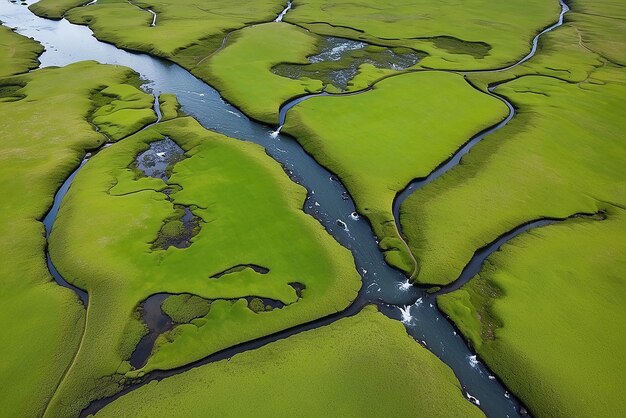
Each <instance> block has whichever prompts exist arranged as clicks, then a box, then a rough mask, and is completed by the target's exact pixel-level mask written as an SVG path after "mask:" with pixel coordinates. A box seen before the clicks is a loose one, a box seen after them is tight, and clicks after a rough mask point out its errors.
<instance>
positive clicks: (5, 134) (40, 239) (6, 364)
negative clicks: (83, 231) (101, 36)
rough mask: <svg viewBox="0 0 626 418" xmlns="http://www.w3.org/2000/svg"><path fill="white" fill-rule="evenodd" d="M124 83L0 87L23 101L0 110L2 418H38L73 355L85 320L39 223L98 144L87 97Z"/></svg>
mask: <svg viewBox="0 0 626 418" xmlns="http://www.w3.org/2000/svg"><path fill="white" fill-rule="evenodd" d="M130 75H131V72H130V71H129V70H128V69H124V68H121V67H113V66H103V65H99V64H96V63H94V62H85V63H80V64H74V65H70V66H68V67H65V68H61V69H45V70H37V71H35V72H31V73H28V74H26V75H22V76H16V77H12V78H7V79H3V80H2V81H0V84H8V85H12V86H14V87H15V88H14V89H13V90H12V93H13V94H14V99H20V100H17V101H6V102H0V114H2V115H3V117H2V123H0V135H1V136H2V138H3V140H2V141H0V165H1V166H2V170H0V185H1V186H0V190H1V193H2V196H3V197H2V205H1V207H2V211H1V213H0V236H2V237H3V239H2V240H0V251H1V252H2V254H3V256H2V258H1V260H0V278H1V279H2V280H1V282H0V283H1V285H0V286H1V291H0V295H1V296H0V302H1V304H2V309H0V321H1V322H2V324H3V339H2V345H1V346H0V357H1V358H2V361H0V386H1V387H2V390H1V391H0V405H2V413H1V414H3V415H6V416H12V417H21V416H24V417H32V416H40V415H41V414H42V413H43V411H44V409H45V407H46V405H47V403H48V401H49V399H50V398H51V397H52V395H53V393H54V391H55V389H56V387H57V385H58V384H59V381H60V379H61V377H62V375H63V373H64V372H65V370H66V368H67V367H68V365H69V364H70V362H71V360H72V358H73V356H74V354H75V352H76V349H77V347H78V343H79V340H80V336H81V333H82V330H83V324H84V318H85V313H84V312H85V311H84V309H83V308H82V306H81V305H80V303H79V301H78V299H77V297H76V296H75V294H74V293H73V292H72V291H70V290H67V289H65V288H62V287H59V286H58V285H57V284H56V283H54V282H53V281H52V278H51V277H50V275H49V273H48V269H47V267H46V260H45V257H44V249H45V245H46V240H45V237H44V227H43V225H42V223H41V222H40V220H41V219H43V217H44V215H45V213H46V212H47V211H48V209H49V208H50V206H51V205H52V200H53V196H54V193H55V191H56V189H57V188H58V187H59V186H60V185H61V183H62V182H63V180H64V179H65V178H66V177H67V176H68V175H69V174H70V173H71V172H72V170H74V169H75V168H76V167H77V166H78V164H79V162H80V160H81V158H82V156H83V155H84V153H85V152H86V151H87V150H89V149H92V148H95V147H97V146H99V145H100V144H102V143H103V142H104V141H105V138H104V136H102V135H101V134H98V133H96V132H95V131H94V130H93V128H92V126H91V125H90V124H89V123H88V122H87V120H86V118H87V117H88V115H89V113H90V110H91V108H92V107H93V106H94V104H95V103H94V102H93V101H92V100H90V96H92V94H93V92H94V91H96V90H99V89H102V88H104V87H107V86H111V85H115V84H118V83H123V82H125V81H126V80H127V79H129V77H130ZM18 86H23V88H21V89H19V90H18ZM0 88H1V87H0ZM50 121H55V123H51V122H50Z"/></svg>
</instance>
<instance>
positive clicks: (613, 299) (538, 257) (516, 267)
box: [401, 3, 626, 416]
mask: <svg viewBox="0 0 626 418" xmlns="http://www.w3.org/2000/svg"><path fill="white" fill-rule="evenodd" d="M585 4H586V3H582V4H581V3H576V4H575V5H574V9H573V12H572V14H571V18H568V19H569V20H568V22H569V23H567V24H566V25H565V26H564V27H562V28H559V29H558V30H557V31H555V32H553V33H550V34H549V35H547V36H546V37H545V39H544V40H542V43H541V45H540V52H539V55H538V56H537V57H536V59H535V58H533V60H531V61H529V62H528V63H526V64H524V65H522V66H520V67H517V68H515V69H513V70H510V71H507V72H506V73H491V74H471V75H470V76H469V78H470V79H471V80H472V82H473V83H474V84H476V85H478V86H481V87H483V88H484V86H485V85H486V84H487V83H493V82H497V81H504V80H509V79H513V80H512V81H509V82H507V83H505V84H503V85H501V86H499V87H498V88H497V89H496V92H497V93H498V94H502V95H504V96H506V97H507V98H508V99H510V100H511V101H512V102H513V103H514V104H515V106H516V107H517V109H518V114H517V115H516V116H515V118H514V119H513V120H512V121H511V122H510V123H509V124H508V125H507V126H506V127H505V128H503V129H502V130H501V131H499V132H497V133H496V134H493V135H490V136H489V137H487V138H486V139H485V140H484V141H483V142H481V143H480V144H479V145H477V146H476V147H475V148H474V149H473V150H472V152H471V153H470V154H469V155H468V156H466V157H465V158H464V159H463V162H462V164H461V165H460V166H459V167H456V168H455V169H454V170H452V171H451V172H449V173H448V174H446V175H444V176H443V177H442V178H440V179H439V180H438V181H436V182H434V183H432V184H430V185H428V186H426V187H425V188H423V189H421V190H419V191H417V192H416V193H414V194H413V195H412V196H411V197H410V198H409V199H408V200H407V201H406V202H405V204H404V205H403V207H402V214H401V220H402V224H403V226H404V232H405V233H406V235H407V236H408V238H409V245H410V247H411V249H412V250H413V253H414V254H415V255H416V257H417V258H418V261H419V265H420V267H421V270H420V273H419V275H418V276H417V279H418V281H420V282H423V283H437V284H445V283H449V282H451V281H453V280H455V279H456V277H457V276H458V275H459V273H460V272H461V270H462V269H463V267H464V266H465V264H466V263H467V262H468V261H469V259H470V258H471V256H472V254H473V253H474V251H475V250H476V249H477V248H480V247H482V246H484V245H485V244H487V243H489V242H491V241H493V240H494V239H496V238H497V237H498V236H500V235H501V234H503V233H505V232H506V231H508V230H511V229H513V228H514V227H516V226H517V225H520V224H522V223H524V222H527V221H530V220H533V219H538V218H542V217H556V218H564V217H567V216H570V215H572V214H574V213H577V212H585V213H595V212H603V213H605V214H606V217H607V219H606V220H603V221H600V220H597V219H596V220H593V219H586V220H585V219H572V220H568V221H566V222H564V223H563V224H561V225H553V226H547V227H542V228H539V229H536V230H533V231H532V232H530V233H526V234H523V235H520V236H519V237H517V238H515V239H514V240H513V241H511V242H510V243H509V244H508V245H505V246H504V247H503V248H502V251H501V252H497V253H495V254H493V255H492V256H490V257H489V258H488V259H487V262H486V263H485V266H484V267H483V269H482V271H481V272H480V273H479V274H478V275H477V276H476V277H474V278H473V279H472V280H471V281H470V282H469V283H468V284H467V285H465V286H464V287H463V288H462V289H461V290H458V291H456V292H453V293H451V294H448V295H445V296H440V297H439V298H438V303H439V305H440V307H441V308H442V309H443V310H444V312H445V313H446V314H448V315H450V317H451V319H452V320H453V321H454V322H455V323H456V325H457V326H458V327H459V328H460V330H461V331H462V332H463V334H464V335H465V336H466V337H468V338H469V339H470V340H471V342H472V344H473V346H474V347H475V348H476V349H477V351H478V353H479V354H480V355H481V357H483V359H484V360H485V361H486V363H487V364H488V365H489V366H490V367H491V368H492V369H493V370H494V372H495V373H496V374H497V375H498V376H500V377H501V378H502V379H503V380H504V382H505V383H506V385H507V386H508V387H509V388H510V389H511V390H513V391H514V392H515V393H516V394H517V395H518V396H520V398H521V399H522V400H523V402H524V403H525V404H526V405H527V406H528V407H529V408H530V410H531V412H532V413H533V414H537V415H545V416H578V415H580V416H619V415H622V414H623V412H624V410H626V404H625V403H624V401H623V397H622V396H621V394H620V393H621V390H622V388H621V385H622V383H621V380H620V377H621V376H622V375H623V373H624V371H625V370H624V367H623V365H622V362H621V361H620V354H619V353H621V352H623V351H624V349H626V340H625V339H624V337H623V333H622V332H621V330H620V329H619V327H620V324H621V322H622V321H623V320H624V318H625V316H624V313H625V311H624V309H623V306H622V302H623V299H624V296H626V283H624V271H625V268H626V259H625V258H624V255H623V254H624V248H623V247H624V240H623V234H624V231H625V230H626V223H625V220H624V212H623V211H624V207H626V200H625V199H624V196H626V194H625V193H624V192H625V191H626V182H625V180H624V179H625V178H626V169H625V166H624V164H623V161H624V160H625V158H626V147H625V146H624V132H626V122H625V120H624V118H623V115H622V114H621V113H622V112H621V104H620V103H621V102H622V101H623V98H624V97H626V73H625V72H624V70H623V68H621V67H619V66H617V65H615V64H614V63H613V62H614V61H616V60H617V59H619V58H620V57H617V56H613V57H611V58H607V57H606V56H605V54H606V55H609V53H608V52H607V50H604V49H600V50H598V52H599V53H596V47H597V45H594V41H592V40H595V39H602V37H604V36H607V34H606V29H601V32H597V31H598V30H600V28H599V27H597V26H593V25H592V24H591V23H589V22H590V21H595V19H596V17H590V18H588V17H587V15H585V14H583V13H578V11H579V7H580V9H585V7H586V6H585ZM577 6H579V7H577ZM568 16H570V15H568ZM588 19H589V20H588ZM613 40H614V41H615V42H617V41H618V40H619V36H617V37H614V38H613ZM622 51H623V49H622ZM613 52H615V51H613Z"/></svg>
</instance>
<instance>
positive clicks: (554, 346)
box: [438, 206, 626, 417]
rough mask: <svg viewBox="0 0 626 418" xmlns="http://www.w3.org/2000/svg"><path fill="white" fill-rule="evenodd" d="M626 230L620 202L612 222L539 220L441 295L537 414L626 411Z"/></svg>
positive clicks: (616, 413) (443, 303)
mask: <svg viewBox="0 0 626 418" xmlns="http://www.w3.org/2000/svg"><path fill="white" fill-rule="evenodd" d="M625 232H626V213H625V212H624V210H623V209H620V208H617V207H612V206H611V207H609V210H608V219H607V220H604V221H590V220H578V221H569V222H567V223H566V224H564V225H559V226H547V227H543V228H539V229H537V230H536V231H534V232H533V233H532V234H524V235H522V236H519V237H517V238H515V239H514V240H513V241H511V242H510V244H507V245H505V246H504V247H503V249H502V251H500V252H497V253H495V254H493V255H492V256H491V257H489V259H488V263H487V264H486V265H485V268H484V269H483V270H482V271H481V273H480V276H477V277H475V278H474V279H473V280H472V281H471V282H469V284H468V285H466V286H465V287H463V288H462V289H461V290H459V291H456V292H454V293H452V294H449V295H445V296H441V297H439V298H438V303H439V306H440V307H442V308H443V310H444V311H445V312H446V313H447V314H448V315H450V317H451V318H452V320H453V321H455V323H456V324H457V325H458V326H459V328H460V329H461V331H462V332H463V334H464V335H467V336H469V337H470V338H471V340H472V343H473V345H474V347H476V348H477V350H478V353H479V354H480V356H481V357H482V358H484V359H485V360H486V361H487V363H488V364H489V366H490V367H491V369H492V370H494V372H496V374H497V375H498V376H499V377H501V378H502V379H504V382H505V383H506V384H507V386H508V387H509V388H510V389H511V390H513V392H515V393H516V394H517V395H518V396H520V397H521V398H522V399H523V400H524V403H525V404H526V405H527V406H528V407H530V410H531V412H533V413H534V414H536V415H537V416H587V417H617V416H623V415H624V414H625V413H626V399H625V398H624V396H622V394H623V376H624V375H625V374H626V365H625V363H624V361H623V356H622V354H623V353H624V352H625V351H626V335H625V334H624V332H623V324H624V322H625V321H626V309H624V300H626V277H625V276H624V272H625V271H626V241H625V240H624V233H625ZM494 295H495V297H494ZM479 318H480V319H479Z"/></svg>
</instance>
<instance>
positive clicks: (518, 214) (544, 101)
mask: <svg viewBox="0 0 626 418" xmlns="http://www.w3.org/2000/svg"><path fill="white" fill-rule="evenodd" d="M568 26H569V25H568ZM576 30H580V29H578V28H577V27H576V26H570V27H569V29H567V28H564V29H563V30H559V31H557V32H554V34H550V36H549V37H548V38H547V39H550V42H549V43H548V44H547V45H548V48H549V49H548V50H547V51H546V54H547V57H545V58H540V59H538V62H537V63H529V64H528V65H524V66H523V67H521V68H517V69H515V70H514V71H513V75H509V74H500V78H501V79H504V80H506V79H508V78H510V77H517V78H516V79H515V80H513V81H510V82H507V83H505V84H503V85H500V86H499V87H497V88H496V90H495V91H496V92H497V93H498V94H502V95H504V96H506V97H507V98H509V99H510V100H511V101H512V102H513V103H514V104H515V105H516V106H517V107H518V113H517V115H516V116H515V118H514V119H513V120H512V121H511V122H509V124H507V125H506V126H505V127H504V128H503V129H501V130H500V131H498V132H496V133H494V134H492V135H490V136H489V137H487V138H486V139H485V140H483V141H482V142H481V143H480V144H478V145H477V146H476V147H475V148H474V149H473V150H472V152H471V153H470V154H469V155H468V156H467V157H466V158H464V160H463V164H461V165H460V166H459V167H457V168H455V169H454V170H452V171H451V172H449V173H448V174H447V175H445V176H443V177H442V178H441V179H439V180H438V181H436V182H434V183H431V184H429V185H427V186H426V187H425V188H423V189H421V190H418V191H416V192H415V193H414V194H413V195H412V196H411V197H410V198H409V199H407V201H406V202H405V204H404V206H403V208H402V216H401V218H402V224H403V226H404V228H403V229H404V232H405V234H406V235H407V236H408V238H409V246H410V247H411V249H412V250H413V253H414V254H415V256H416V258H417V259H418V263H419V265H420V273H419V275H418V276H417V279H418V281H420V282H423V283H433V284H445V283H449V282H451V281H453V280H455V279H456V278H457V277H458V275H459V273H460V272H461V270H462V268H463V267H464V266H465V264H466V263H467V262H468V261H469V260H470V258H471V256H472V254H473V253H474V251H475V250H476V249H477V248H480V247H482V246H484V245H485V244H487V243H489V242H491V241H493V240H494V239H495V238H497V237H498V236H499V235H501V234H503V233H504V232H506V231H508V230H510V229H513V228H514V227H515V226H517V225H519V224H522V223H524V222H527V221H529V220H533V219H537V218H540V217H556V218H562V217H567V216H569V215H571V214H573V213H577V212H587V213H592V212H596V211H598V210H600V209H604V206H605V204H604V203H603V202H612V203H616V204H623V203H624V202H623V200H622V199H623V191H624V183H623V178H624V174H625V173H626V172H625V170H624V165H623V159H624V158H625V157H626V149H625V148H624V142H623V133H624V132H625V130H626V121H625V120H624V118H623V117H622V116H621V107H620V103H621V101H622V100H623V97H624V95H625V94H626V85H625V81H626V72H624V71H623V69H621V68H619V67H615V66H613V65H612V64H610V63H608V62H606V61H605V62H604V64H603V58H602V57H601V56H599V55H596V54H594V53H593V52H590V51H589V50H587V49H586V48H587V47H586V45H585V44H579V40H578V36H574V34H575V33H576ZM553 40H554V42H553ZM565 41H569V42H570V43H573V45H572V44H570V46H569V49H570V50H572V54H574V56H579V57H580V58H578V59H576V60H575V61H574V60H572V59H571V58H570V59H569V60H567V59H563V60H559V61H557V62H556V63H555V65H554V66H553V65H552V63H553V61H554V60H555V58H556V59H558V58H559V57H560V56H567V53H565V52H564V51H560V52H558V53H557V54H556V56H555V58H551V57H550V53H549V52H548V51H550V50H551V49H552V48H555V47H558V45H560V44H561V43H563V42H565ZM542 64H545V65H549V66H550V69H549V70H548V71H547V72H548V74H547V75H548V76H542V75H538V74H540V73H541V72H543V70H542V69H541V65H542ZM559 64H560V66H559ZM568 64H570V65H572V66H573V69H572V70H571V71H569V72H568V71H565V73H566V74H567V78H565V79H559V78H556V76H555V74H554V73H555V72H558V70H556V71H555V70H554V69H559V68H562V67H566V66H567V65H568ZM524 72H525V73H524ZM483 77H486V78H487V79H488V80H490V81H493V78H494V75H493V74H487V75H485V76H482V75H475V76H473V78H475V79H476V80H477V81H476V82H477V83H479V82H481V80H482V79H483ZM574 77H575V78H574Z"/></svg>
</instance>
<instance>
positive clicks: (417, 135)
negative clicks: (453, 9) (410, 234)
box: [285, 71, 508, 275]
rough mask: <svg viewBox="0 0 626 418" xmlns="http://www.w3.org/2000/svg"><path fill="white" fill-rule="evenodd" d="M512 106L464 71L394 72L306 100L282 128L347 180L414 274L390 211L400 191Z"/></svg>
mask: <svg viewBox="0 0 626 418" xmlns="http://www.w3.org/2000/svg"><path fill="white" fill-rule="evenodd" d="M442 92H445V93H443V94H442ZM507 113H508V110H507V107H506V105H505V104H504V103H502V102H501V101H499V100H498V99H495V98H492V97H490V96H488V95H486V94H482V93H480V92H479V91H477V90H475V89H474V88H472V87H471V86H470V85H469V84H468V83H466V82H465V81H464V80H463V78H462V77H461V76H459V75H455V74H451V73H445V72H437V71H431V72H420V73H412V74H405V75H400V76H396V77H390V78H388V79H385V80H383V81H381V82H379V83H378V84H376V86H375V87H374V89H373V90H371V91H368V92H366V93H362V94H359V95H354V96H344V97H332V96H330V97H316V98H312V99H309V100H306V101H304V102H302V103H300V104H299V105H297V106H296V107H294V108H293V109H292V110H290V112H289V113H288V114H287V122H286V125H285V131H286V132H288V133H290V134H292V135H293V136H295V137H296V138H297V139H298V141H299V142H300V143H301V144H302V145H303V146H304V148H305V149H306V150H307V151H308V152H309V153H311V154H312V155H313V156H314V157H315V159H316V160H317V161H319V162H320V163H321V164H323V165H324V166H325V167H327V168H328V169H329V170H330V171H332V172H334V173H336V174H337V175H338V176H339V177H340V178H341V179H342V180H343V182H344V184H345V185H346V188H347V189H348V191H349V192H350V194H351V195H352V196H353V198H354V200H355V203H356V205H357V209H358V211H359V213H362V214H364V215H365V216H367V217H368V219H369V220H370V222H371V223H372V226H373V228H374V231H375V233H376V234H377V235H378V237H379V238H380V240H381V241H380V247H381V249H382V250H383V251H385V257H386V259H387V261H388V262H389V263H390V264H392V265H394V266H396V267H398V268H400V269H402V270H403V271H405V272H407V273H409V274H410V275H411V274H413V273H414V272H415V269H416V266H415V265H414V262H413V260H412V259H411V256H410V254H409V253H408V251H407V248H406V246H405V244H404V242H403V241H402V240H401V239H400V238H399V234H398V231H397V230H396V224H395V222H394V219H393V214H392V212H391V210H392V203H393V199H394V197H395V195H396V193H398V192H399V191H400V190H402V189H403V188H404V187H405V185H406V184H407V183H409V182H410V181H411V180H412V179H414V178H419V177H425V176H426V175H428V174H429V173H430V172H431V171H432V170H433V169H435V168H436V167H437V166H438V165H439V163H440V162H441V161H443V160H445V159H446V158H448V156H450V155H451V154H452V153H453V152H454V151H456V150H457V149H458V148H459V147H460V146H462V145H463V143H465V142H466V141H467V140H468V139H469V138H470V137H472V135H474V134H476V133H478V132H479V131H481V130H483V129H484V128H487V127H488V126H491V125H493V124H495V123H497V122H499V121H500V120H501V119H504V117H505V116H506V115H507ZM450 120H454V121H455V123H448V121H450Z"/></svg>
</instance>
